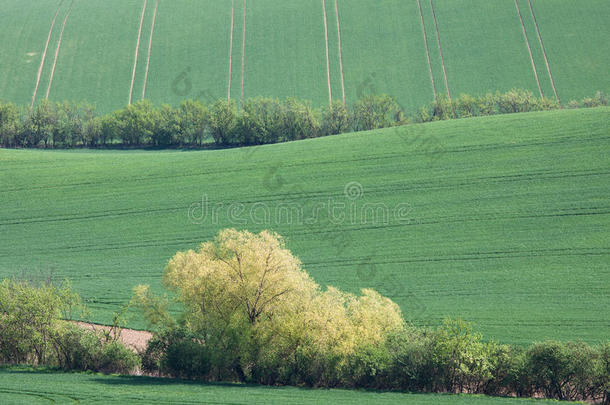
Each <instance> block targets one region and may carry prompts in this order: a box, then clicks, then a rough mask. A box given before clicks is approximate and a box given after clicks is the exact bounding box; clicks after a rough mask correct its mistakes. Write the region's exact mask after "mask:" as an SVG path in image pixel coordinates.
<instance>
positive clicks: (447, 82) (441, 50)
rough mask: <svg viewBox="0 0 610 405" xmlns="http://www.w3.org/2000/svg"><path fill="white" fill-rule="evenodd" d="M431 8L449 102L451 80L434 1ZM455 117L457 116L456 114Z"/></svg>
mask: <svg viewBox="0 0 610 405" xmlns="http://www.w3.org/2000/svg"><path fill="white" fill-rule="evenodd" d="M430 8H431V9H432V17H433V19H434V28H435V29H436V43H437V45H438V52H439V54H440V56H441V66H442V67H443V77H444V78H445V88H446V89H447V97H449V101H451V90H449V79H448V78H447V68H446V67H445V58H444V57H443V47H442V45H441V34H440V31H439V29H438V20H437V19H436V11H435V9H434V2H433V0H430ZM453 115H454V116H455V113H454V114H453Z"/></svg>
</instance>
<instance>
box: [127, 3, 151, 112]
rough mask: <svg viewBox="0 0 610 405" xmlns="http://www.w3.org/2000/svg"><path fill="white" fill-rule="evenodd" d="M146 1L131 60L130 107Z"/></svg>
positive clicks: (144, 5)
mask: <svg viewBox="0 0 610 405" xmlns="http://www.w3.org/2000/svg"><path fill="white" fill-rule="evenodd" d="M147 3H148V0H144V4H143V5H142V16H141V17H140V28H139V29H138V40H137V42H136V53H135V57H134V60H133V70H132V73H131V86H130V87H129V101H128V104H129V105H131V97H132V95H133V85H134V82H135V81H136V67H137V66H138V52H139V50H140V38H141V37H142V26H143V25H144V14H145V13H146V4H147Z"/></svg>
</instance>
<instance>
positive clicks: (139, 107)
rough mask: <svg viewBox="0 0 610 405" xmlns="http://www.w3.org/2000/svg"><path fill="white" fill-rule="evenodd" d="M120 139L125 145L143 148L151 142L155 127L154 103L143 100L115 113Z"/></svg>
mask: <svg viewBox="0 0 610 405" xmlns="http://www.w3.org/2000/svg"><path fill="white" fill-rule="evenodd" d="M115 117H116V121H117V129H118V133H119V138H120V139H121V141H122V142H123V144H124V145H129V146H141V145H148V144H150V142H151V139H152V136H153V134H154V127H155V120H156V117H155V112H154V109H153V106H152V103H151V102H150V101H148V100H142V101H138V102H135V103H133V104H131V105H128V106H127V107H125V108H124V109H122V110H120V111H118V112H117V113H115Z"/></svg>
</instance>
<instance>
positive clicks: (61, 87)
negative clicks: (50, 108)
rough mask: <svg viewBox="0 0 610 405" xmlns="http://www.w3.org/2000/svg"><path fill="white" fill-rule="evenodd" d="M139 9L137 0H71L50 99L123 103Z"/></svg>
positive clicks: (103, 107)
mask: <svg viewBox="0 0 610 405" xmlns="http://www.w3.org/2000/svg"><path fill="white" fill-rule="evenodd" d="M141 7H142V2H141V1H139V0H127V1H125V0H108V1H104V2H95V1H86V0H77V1H75V2H74V7H73V9H72V12H71V14H70V17H69V18H68V21H67V23H66V28H65V31H64V36H63V40H62V43H61V49H60V52H59V58H58V60H57V66H56V70H55V76H54V78H53V87H52V88H51V93H50V96H49V98H50V99H52V100H73V101H83V100H86V101H88V102H90V103H92V104H95V105H96V106H97V107H98V109H99V110H100V111H109V110H112V109H114V108H118V107H122V106H124V105H125V104H127V100H128V97H129V86H130V83H131V72H132V68H133V59H134V52H135V48H136V40H137V37H138V26H139V24H140V12H141ZM58 20H59V18H58ZM62 22H63V18H62V19H61V20H60V21H58V23H59V25H60V26H61V23H62ZM58 23H56V24H58ZM58 32H59V30H58ZM58 35H59V34H58ZM142 37H143V38H144V37H145V35H144V33H143V34H142ZM146 39H148V37H147V36H146ZM143 42H146V41H143V40H141V43H140V46H143ZM146 45H147V43H146ZM54 55H55V47H53V50H52V55H51V58H49V59H50V60H49V61H48V62H47V63H48V69H47V70H48V73H47V75H46V77H48V75H49V74H50V70H51V65H52V63H53V57H54ZM47 57H49V56H47ZM44 90H45V91H46V87H45V88H44ZM140 91H141V90H140ZM134 93H136V92H135V91H134ZM39 95H40V96H41V97H42V96H44V92H43V93H42V94H41V92H40V90H39Z"/></svg>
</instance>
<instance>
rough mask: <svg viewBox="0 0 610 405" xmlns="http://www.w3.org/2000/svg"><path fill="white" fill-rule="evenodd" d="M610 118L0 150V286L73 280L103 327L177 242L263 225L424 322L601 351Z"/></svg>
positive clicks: (608, 248) (608, 252) (584, 115)
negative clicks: (214, 146) (460, 321)
mask: <svg viewBox="0 0 610 405" xmlns="http://www.w3.org/2000/svg"><path fill="white" fill-rule="evenodd" d="M609 127H610V109H608V108H597V109H587V110H563V111H553V112H544V113H529V114H515V115H504V116H494V117H487V118H474V119H468V120H456V121H445V122H436V123H431V124H422V125H412V126H407V127H399V128H390V129H386V130H379V131H373V132H362V133H355V134H346V135H339V136H334V137H325V138H319V139H312V140H305V141H299V142H291V143H284V144H277V145H267V146H260V147H252V148H241V149H227V150H216V151H161V152H159V151H91V150H77V151H40V150H0V184H2V188H1V189H0V206H2V210H1V211H0V278H4V277H8V276H11V275H17V276H26V277H40V276H44V275H48V274H50V273H52V274H53V276H54V277H56V278H59V279H62V278H64V277H68V278H70V279H71V280H72V281H73V285H74V287H75V289H76V290H77V291H78V292H79V293H81V294H82V296H84V297H85V298H87V300H88V305H89V306H90V308H91V309H92V311H93V318H94V319H95V320H96V321H98V322H110V321H111V317H112V313H113V311H115V310H117V309H118V307H119V306H120V305H121V304H123V303H125V302H126V301H128V300H129V298H130V296H131V289H132V287H133V286H135V285H136V284H139V283H147V284H148V283H149V284H151V286H152V287H153V289H160V281H161V280H160V279H161V274H162V270H163V267H164V266H165V264H166V262H167V260H168V259H169V258H170V257H172V256H173V255H174V253H175V252H176V251H178V250H185V249H189V248H195V247H197V246H198V244H199V243H200V242H202V241H206V240H209V239H211V238H212V237H213V236H214V235H215V234H216V233H217V232H218V230H219V229H224V228H228V227H235V228H238V229H248V230H250V231H253V232H256V231H259V230H261V229H270V230H273V231H276V232H278V233H280V234H282V235H284V236H285V237H286V238H287V241H288V245H287V247H288V248H289V249H290V250H292V251H293V252H294V253H295V255H297V256H298V257H299V258H300V259H301V260H302V261H303V263H304V266H303V267H304V269H305V270H307V271H308V272H309V273H310V274H311V275H312V276H313V277H314V279H315V280H316V282H318V283H319V284H321V285H327V284H328V285H333V286H337V287H339V288H341V289H344V290H348V291H358V290H359V289H360V288H364V287H372V288H374V289H376V290H378V291H379V292H380V293H382V294H384V295H387V296H389V297H390V298H392V299H393V300H395V301H396V302H397V303H398V304H399V305H400V306H401V308H402V310H403V312H404V314H405V317H406V318H407V319H408V320H410V321H412V322H414V323H416V324H420V325H421V324H424V325H430V324H438V323H439V322H440V321H441V319H442V318H443V317H445V316H453V317H458V316H460V317H462V318H464V319H466V320H469V321H473V322H474V323H475V324H476V328H477V329H478V330H480V331H481V332H482V333H484V334H485V335H486V336H489V337H493V338H495V339H498V340H500V341H502V342H506V343H528V342H532V341H537V340H542V339H545V338H556V339H566V340H567V339H572V340H575V339H583V340H585V341H587V342H591V343H595V342H598V341H600V340H601V339H603V338H607V336H608V333H609V332H610V317H609V315H608V314H610V298H609V297H610V294H609V292H610V291H609V287H608V286H609V285H610V266H609V265H608V263H609V262H610V260H609V256H610V232H609V231H608V229H609V225H610V215H609V211H608V208H609V204H608V194H609V191H610V188H609V173H608V150H609V147H610V138H609V136H608V135H609V133H608V128H609ZM131 326H139V327H142V326H143V323H138V322H136V323H132V324H131Z"/></svg>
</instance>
